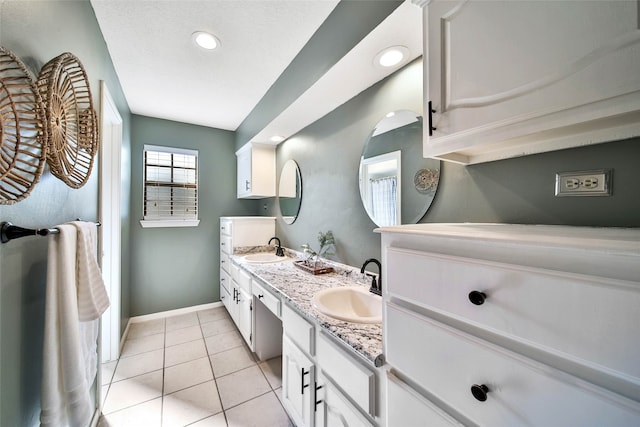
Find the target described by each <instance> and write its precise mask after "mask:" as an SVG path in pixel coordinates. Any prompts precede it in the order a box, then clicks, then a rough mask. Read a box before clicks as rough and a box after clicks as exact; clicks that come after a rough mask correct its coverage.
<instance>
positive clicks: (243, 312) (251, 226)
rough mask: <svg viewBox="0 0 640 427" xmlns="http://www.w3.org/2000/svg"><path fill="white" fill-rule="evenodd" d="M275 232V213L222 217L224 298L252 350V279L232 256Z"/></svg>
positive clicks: (221, 274) (255, 244)
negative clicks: (273, 214)
mask: <svg viewBox="0 0 640 427" xmlns="http://www.w3.org/2000/svg"><path fill="white" fill-rule="evenodd" d="M274 235H275V218H273V217H221V218H220V299H221V301H222V303H223V304H224V306H225V307H226V309H227V311H228V312H229V314H230V315H231V318H232V319H233V321H234V323H235V324H236V326H237V327H238V329H239V331H240V333H241V334H242V337H243V338H244V340H245V341H246V342H247V344H248V345H249V347H250V348H251V349H252V350H253V348H254V347H253V344H252V339H253V336H252V334H253V317H252V301H253V295H252V289H251V287H252V286H251V282H252V279H251V275H250V274H248V273H247V272H245V271H242V270H240V268H239V267H238V266H237V265H234V264H233V263H232V262H231V260H230V256H231V255H233V248H235V247H243V246H262V245H266V244H267V243H268V242H269V239H270V238H271V237H273V236H274Z"/></svg>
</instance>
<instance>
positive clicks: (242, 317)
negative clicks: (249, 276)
mask: <svg viewBox="0 0 640 427" xmlns="http://www.w3.org/2000/svg"><path fill="white" fill-rule="evenodd" d="M238 299H239V303H238V329H239V330H240V334H241V335H242V337H243V338H244V340H245V342H246V343H247V345H248V346H249V348H250V349H251V350H252V351H253V344H252V328H251V324H252V322H251V314H252V308H253V307H252V299H253V298H252V296H251V293H249V292H247V291H246V290H244V289H242V288H240V289H239V290H238Z"/></svg>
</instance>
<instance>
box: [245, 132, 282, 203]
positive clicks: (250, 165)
mask: <svg viewBox="0 0 640 427" xmlns="http://www.w3.org/2000/svg"><path fill="white" fill-rule="evenodd" d="M275 149H276V147H275V146H273V145H265V144H255V143H251V142H248V143H247V144H245V145H244V146H243V147H242V148H240V149H239V150H238V151H237V152H236V160H237V168H238V169H237V172H238V179H237V197H238V199H261V198H265V197H275V195H276V150H275Z"/></svg>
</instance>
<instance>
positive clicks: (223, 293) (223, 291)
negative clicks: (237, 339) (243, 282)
mask: <svg viewBox="0 0 640 427" xmlns="http://www.w3.org/2000/svg"><path fill="white" fill-rule="evenodd" d="M220 300H221V301H222V303H223V304H224V308H226V309H227V311H228V312H229V314H231V306H232V305H235V301H234V300H233V297H232V296H231V293H230V292H229V290H227V288H225V287H224V286H220Z"/></svg>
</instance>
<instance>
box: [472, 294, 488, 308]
mask: <svg viewBox="0 0 640 427" xmlns="http://www.w3.org/2000/svg"><path fill="white" fill-rule="evenodd" d="M486 299H487V294H485V293H484V292H480V291H471V292H469V301H471V303H473V304H475V305H482V304H484V300H486Z"/></svg>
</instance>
